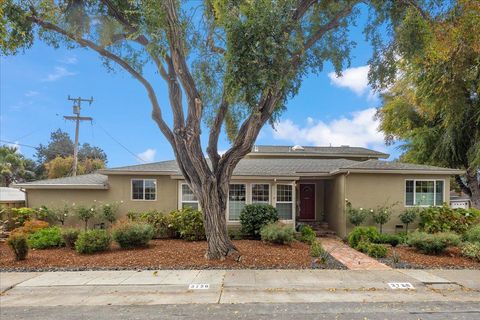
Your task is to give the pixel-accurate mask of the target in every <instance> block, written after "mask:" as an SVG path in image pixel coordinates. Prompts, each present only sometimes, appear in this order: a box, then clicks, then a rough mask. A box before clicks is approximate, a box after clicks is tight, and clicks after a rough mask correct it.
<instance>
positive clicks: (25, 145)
mask: <svg viewBox="0 0 480 320" xmlns="http://www.w3.org/2000/svg"><path fill="white" fill-rule="evenodd" d="M0 142H3V143H9V144H13V145H17V146H21V147H27V148H32V149H38V147H34V146H30V145H28V144H22V143H17V142H13V141H8V140H1V139H0Z"/></svg>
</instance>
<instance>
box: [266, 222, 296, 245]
mask: <svg viewBox="0 0 480 320" xmlns="http://www.w3.org/2000/svg"><path fill="white" fill-rule="evenodd" d="M294 233H295V229H294V228H293V227H292V226H289V225H286V224H283V223H280V222H276V223H270V224H267V225H266V226H263V228H262V230H261V231H260V235H261V238H262V241H266V242H271V243H277V244H290V243H292V242H293V239H294Z"/></svg>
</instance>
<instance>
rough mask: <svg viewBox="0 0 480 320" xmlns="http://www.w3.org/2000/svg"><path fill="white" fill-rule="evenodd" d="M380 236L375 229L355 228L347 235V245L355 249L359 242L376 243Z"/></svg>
mask: <svg viewBox="0 0 480 320" xmlns="http://www.w3.org/2000/svg"><path fill="white" fill-rule="evenodd" d="M379 238H380V234H379V233H378V231H377V229H376V228H375V227H355V228H353V230H352V231H351V232H350V234H349V235H348V244H349V245H350V247H352V248H356V247H357V245H358V243H359V242H360V241H361V240H364V241H367V242H378V239H379Z"/></svg>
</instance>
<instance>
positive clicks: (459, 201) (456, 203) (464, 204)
mask: <svg viewBox="0 0 480 320" xmlns="http://www.w3.org/2000/svg"><path fill="white" fill-rule="evenodd" d="M470 202H471V200H470V197H469V196H468V195H466V194H465V193H463V192H460V193H457V192H455V191H451V192H450V207H452V208H454V209H458V208H462V209H468V208H470Z"/></svg>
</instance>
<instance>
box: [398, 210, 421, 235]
mask: <svg viewBox="0 0 480 320" xmlns="http://www.w3.org/2000/svg"><path fill="white" fill-rule="evenodd" d="M418 211H419V210H418V208H411V209H407V210H405V211H403V212H402V213H401V214H400V215H399V216H398V217H399V218H400V221H402V223H403V224H405V231H406V232H407V233H408V225H409V224H410V223H412V222H413V221H415V219H417V215H418Z"/></svg>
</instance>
